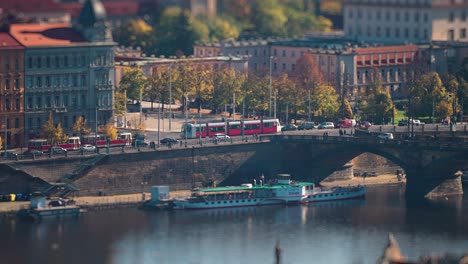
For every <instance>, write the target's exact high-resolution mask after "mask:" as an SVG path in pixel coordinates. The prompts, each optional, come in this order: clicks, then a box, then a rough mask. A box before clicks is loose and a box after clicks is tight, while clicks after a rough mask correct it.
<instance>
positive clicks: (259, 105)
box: [215, 74, 270, 116]
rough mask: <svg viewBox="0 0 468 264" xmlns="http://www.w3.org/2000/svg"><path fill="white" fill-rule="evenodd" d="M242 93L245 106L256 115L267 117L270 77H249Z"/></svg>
mask: <svg viewBox="0 0 468 264" xmlns="http://www.w3.org/2000/svg"><path fill="white" fill-rule="evenodd" d="M215 87H216V86H215ZM242 93H243V94H244V102H245V106H246V107H247V108H248V109H250V110H252V111H255V112H256V114H257V113H262V115H263V116H265V111H268V103H269V96H270V91H269V79H268V77H266V76H264V77H259V76H256V75H253V74H252V75H249V76H248V78H247V79H246V81H245V82H244V85H243V86H242Z"/></svg>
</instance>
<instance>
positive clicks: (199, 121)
mask: <svg viewBox="0 0 468 264" xmlns="http://www.w3.org/2000/svg"><path fill="white" fill-rule="evenodd" d="M198 107H199V110H200V111H199V112H200V116H199V117H198V124H199V125H200V142H198V143H199V144H200V146H201V144H202V133H203V128H202V123H201V117H202V112H201V110H202V107H201V102H200V105H199V106H198Z"/></svg>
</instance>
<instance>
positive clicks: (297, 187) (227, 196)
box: [173, 174, 314, 210]
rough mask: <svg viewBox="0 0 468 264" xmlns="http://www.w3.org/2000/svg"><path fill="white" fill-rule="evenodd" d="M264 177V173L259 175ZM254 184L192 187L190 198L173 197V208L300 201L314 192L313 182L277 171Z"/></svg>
mask: <svg viewBox="0 0 468 264" xmlns="http://www.w3.org/2000/svg"><path fill="white" fill-rule="evenodd" d="M262 177H263V176H262ZM259 183H260V184H259V185H256V184H250V183H247V184H242V185H241V186H227V187H213V188H200V189H194V190H193V191H192V195H191V196H190V197H187V198H184V199H175V200H174V201H173V209H176V210H181V209H210V208H226V207H244V206H260V205H274V204H287V203H303V202H306V199H307V197H309V196H310V195H312V194H313V193H314V184H313V183H310V182H294V181H291V179H290V176H289V175H288V174H280V175H278V176H277V178H276V179H275V180H274V181H273V182H272V183H270V184H263V183H262V179H261V180H260V181H259Z"/></svg>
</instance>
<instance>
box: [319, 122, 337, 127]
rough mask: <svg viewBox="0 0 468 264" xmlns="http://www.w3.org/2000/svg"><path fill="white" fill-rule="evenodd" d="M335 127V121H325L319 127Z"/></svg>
mask: <svg viewBox="0 0 468 264" xmlns="http://www.w3.org/2000/svg"><path fill="white" fill-rule="evenodd" d="M330 128H335V125H334V124H333V122H323V123H321V124H320V125H319V126H318V129H330Z"/></svg>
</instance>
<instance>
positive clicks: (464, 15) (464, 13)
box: [461, 11, 466, 22]
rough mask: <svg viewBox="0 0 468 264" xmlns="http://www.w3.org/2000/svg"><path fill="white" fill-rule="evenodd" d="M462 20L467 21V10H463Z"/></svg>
mask: <svg viewBox="0 0 468 264" xmlns="http://www.w3.org/2000/svg"><path fill="white" fill-rule="evenodd" d="M461 21H463V22H465V21H466V12H465V11H463V12H462V14H461Z"/></svg>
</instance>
